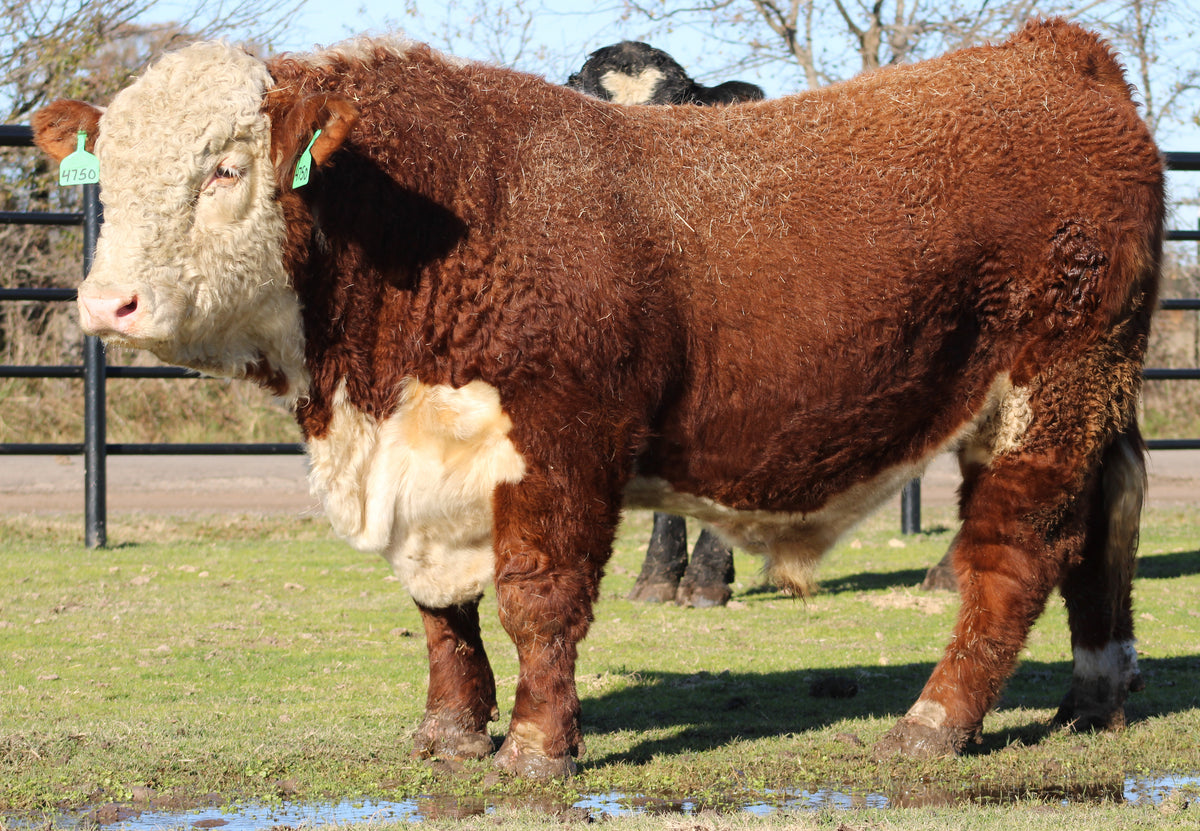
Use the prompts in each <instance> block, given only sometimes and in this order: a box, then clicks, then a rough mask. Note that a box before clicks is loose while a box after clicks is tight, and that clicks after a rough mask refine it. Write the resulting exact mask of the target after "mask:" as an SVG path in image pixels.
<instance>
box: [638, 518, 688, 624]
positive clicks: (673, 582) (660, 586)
mask: <svg viewBox="0 0 1200 831" xmlns="http://www.w3.org/2000/svg"><path fill="white" fill-rule="evenodd" d="M686 567H687V526H686V524H685V523H684V520H683V517H678V516H675V515H674V514H660V513H656V514H655V515H654V528H653V530H652V531H651V532H650V544H649V545H648V546H647V547H646V559H645V561H644V562H643V563H642V573H641V574H639V575H638V579H637V582H636V583H634V585H633V590H632V591H630V592H629V599H630V600H633V601H639V602H642V603H669V602H670V601H672V600H674V599H675V594H676V592H677V591H678V590H679V578H680V577H682V576H683V573H684V569H685V568H686Z"/></svg>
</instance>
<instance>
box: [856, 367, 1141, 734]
mask: <svg viewBox="0 0 1200 831" xmlns="http://www.w3.org/2000/svg"><path fill="white" fill-rule="evenodd" d="M1110 354H1111V353H1110ZM1097 355H1099V356H1100V357H1104V352H1103V350H1097V353H1093V355H1092V356H1091V360H1089V358H1088V357H1083V358H1081V359H1080V360H1079V361H1078V363H1076V364H1070V365H1066V366H1063V367H1059V368H1057V370H1056V371H1051V372H1048V373H1046V374H1044V375H1043V376H1041V377H1040V378H1038V379H1036V380H1035V381H1034V382H1032V384H1031V385H1030V388H1024V389H1023V388H1017V389H1013V390H1011V391H1010V393H1009V394H1008V395H1007V396H1006V398H1005V400H1004V401H1003V402H1002V403H1001V405H1000V407H999V409H998V411H997V415H998V419H993V420H992V421H991V422H989V423H986V424H983V425H982V426H981V429H980V433H979V435H977V436H976V437H974V439H969V441H972V440H973V441H975V442H976V448H975V449H976V450H979V451H981V453H980V455H979V461H980V464H979V466H978V467H977V468H976V469H975V470H974V471H973V475H972V476H970V477H968V481H966V482H964V490H963V500H962V519H963V525H962V528H961V530H960V531H959V534H958V537H957V538H956V540H955V543H954V565H955V570H956V572H957V575H958V586H959V593H960V596H961V600H962V604H961V607H960V609H959V615H958V621H957V623H956V626H955V629H954V634H953V636H952V638H951V641H950V644H949V645H948V646H947V648H946V652H945V654H944V655H943V657H942V659H941V661H940V662H939V663H938V665H937V667H935V668H934V671H933V674H932V675H931V676H930V678H929V681H928V682H927V683H926V685H925V688H924V690H923V691H922V692H921V695H920V697H919V698H918V700H917V702H916V703H915V704H914V705H913V706H912V708H911V709H910V710H909V711H908V713H907V714H906V715H905V716H904V718H902V719H901V720H900V722H899V723H898V724H897V725H896V726H895V727H894V728H893V729H892V730H891V732H889V733H888V734H887V735H886V736H885V737H884V738H883V739H882V740H881V741H880V743H879V745H878V746H877V748H876V755H877V756H886V755H889V754H891V753H895V752H904V753H907V754H910V755H916V756H939V755H949V754H953V753H957V752H958V751H959V750H961V749H962V748H963V746H964V745H965V744H966V743H967V742H968V741H969V740H970V739H971V738H973V737H976V736H977V735H978V734H979V732H980V729H981V726H982V723H983V717H984V714H985V713H986V712H987V711H988V709H990V708H991V706H992V704H993V703H994V702H995V700H996V698H997V697H998V695H999V692H1000V688H1001V685H1002V684H1003V683H1004V681H1005V680H1006V679H1007V678H1008V676H1009V674H1010V673H1011V672H1012V670H1013V667H1014V666H1015V664H1016V660H1017V655H1018V653H1019V651H1020V649H1021V648H1022V646H1023V645H1024V643H1025V639H1026V637H1027V635H1028V633H1029V629H1030V627H1031V626H1032V624H1033V622H1034V620H1035V619H1036V618H1037V617H1038V615H1039V614H1041V612H1042V609H1043V608H1044V606H1045V603H1046V598H1047V597H1048V595H1049V593H1050V591H1051V590H1052V589H1053V588H1054V587H1055V586H1057V585H1059V584H1060V583H1061V582H1062V581H1063V579H1064V577H1065V576H1066V574H1067V572H1068V568H1070V567H1071V566H1073V565H1075V564H1078V563H1081V562H1082V561H1083V558H1084V552H1085V550H1086V542H1087V538H1088V527H1089V521H1090V518H1091V514H1092V513H1093V506H1094V504H1095V500H1096V499H1097V498H1098V497H1097V493H1098V492H1099V488H1100V466H1101V465H1100V462H1101V456H1102V453H1103V451H1104V444H1105V443H1106V441H1107V438H1106V437H1107V436H1110V435H1115V434H1116V429H1115V428H1116V427H1117V425H1114V424H1112V420H1113V418H1114V414H1116V413H1120V412H1122V411H1125V406H1124V405H1125V402H1126V401H1131V400H1132V398H1131V397H1127V396H1124V395H1122V393H1123V392H1126V391H1128V390H1132V389H1136V380H1131V379H1130V377H1129V376H1131V375H1132V373H1133V372H1135V371H1136V367H1135V366H1133V365H1132V364H1128V363H1126V364H1120V363H1116V362H1114V363H1108V364H1107V365H1097V363H1099V362H1095V358H1096V357H1097ZM1122 383H1126V384H1129V385H1130V386H1128V387H1127V388H1125V389H1124V390H1122V389H1118V386H1119V385H1120V384H1122ZM1102 384H1114V386H1113V387H1110V388H1109V389H1108V390H1105V389H1103V387H1102V386H1101V385H1102ZM1130 409H1131V407H1130ZM983 450H986V452H982V451H983ZM1084 573H1086V572H1080V575H1081V576H1082V575H1083V574H1084ZM1073 596H1074V597H1076V599H1077V600H1078V601H1079V603H1080V605H1081V606H1084V607H1085V606H1088V605H1089V604H1093V603H1096V602H1098V601H1097V600H1096V599H1094V598H1086V599H1085V598H1083V597H1082V595H1081V594H1080V593H1079V592H1078V591H1076V592H1075V593H1074V595H1073ZM1081 611H1082V610H1081ZM1082 614H1083V615H1085V616H1086V615H1088V614H1090V612H1088V611H1082Z"/></svg>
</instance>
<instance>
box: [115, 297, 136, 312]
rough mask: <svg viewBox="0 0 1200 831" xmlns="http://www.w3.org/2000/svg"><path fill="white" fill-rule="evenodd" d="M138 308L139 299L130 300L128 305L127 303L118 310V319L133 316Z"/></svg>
mask: <svg viewBox="0 0 1200 831" xmlns="http://www.w3.org/2000/svg"><path fill="white" fill-rule="evenodd" d="M137 307H138V301H137V298H136V297H135V298H133V299H132V300H130V301H129V302H128V303H126V304H125V305H124V306H122V307H121V308H119V309H117V317H126V316H128V315H131V314H133V313H134V312H136V311H137Z"/></svg>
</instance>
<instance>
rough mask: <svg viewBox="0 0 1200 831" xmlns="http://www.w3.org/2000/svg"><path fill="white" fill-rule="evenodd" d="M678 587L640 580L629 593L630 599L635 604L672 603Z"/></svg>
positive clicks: (666, 583)
mask: <svg viewBox="0 0 1200 831" xmlns="http://www.w3.org/2000/svg"><path fill="white" fill-rule="evenodd" d="M677 585H678V584H676V583H671V582H667V581H663V582H658V581H653V582H652V581H649V580H647V581H645V582H643V581H641V580H638V581H637V583H636V584H635V585H634V587H633V591H631V592H629V599H630V600H632V601H633V602H635V603H670V602H671V601H672V600H674V599H675V591H676V587H677Z"/></svg>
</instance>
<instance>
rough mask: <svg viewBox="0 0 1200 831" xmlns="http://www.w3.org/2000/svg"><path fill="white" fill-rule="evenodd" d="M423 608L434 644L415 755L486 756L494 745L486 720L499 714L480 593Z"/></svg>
mask: <svg viewBox="0 0 1200 831" xmlns="http://www.w3.org/2000/svg"><path fill="white" fill-rule="evenodd" d="M419 608H420V609H421V621H422V622H423V623H424V625H425V641H426V645H427V646H428V649H429V693H428V697H427V699H426V703H425V718H424V719H423V720H422V721H421V724H420V726H418V727H417V732H416V736H415V737H414V740H413V755H415V756H419V757H423V758H429V757H439V758H452V759H482V758H484V757H486V756H489V755H490V754H491V753H492V751H493V749H494V747H493V745H492V738H491V736H490V735H489V734H488V729H487V725H488V722H489V721H493V720H495V719H496V717H497V716H498V715H499V712H498V710H497V707H496V682H495V680H494V679H493V676H492V668H491V665H490V664H489V663H488V659H487V654H486V653H485V652H484V649H483V640H482V638H481V637H480V633H479V601H478V599H476V600H474V601H472V602H470V603H465V604H463V605H461V606H451V607H450V608H448V609H427V608H425V607H424V606H421V607H419Z"/></svg>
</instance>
